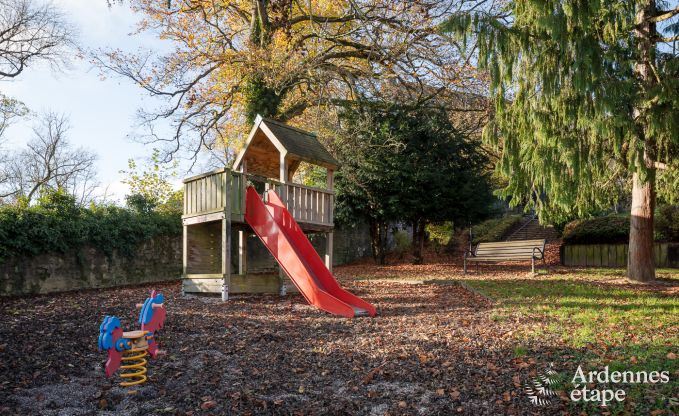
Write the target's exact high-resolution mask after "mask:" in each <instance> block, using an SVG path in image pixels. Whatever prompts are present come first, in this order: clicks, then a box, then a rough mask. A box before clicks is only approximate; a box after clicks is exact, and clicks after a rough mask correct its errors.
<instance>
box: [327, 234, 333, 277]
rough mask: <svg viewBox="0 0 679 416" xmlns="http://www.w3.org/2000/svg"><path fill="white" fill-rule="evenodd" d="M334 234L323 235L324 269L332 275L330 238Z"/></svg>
mask: <svg viewBox="0 0 679 416" xmlns="http://www.w3.org/2000/svg"><path fill="white" fill-rule="evenodd" d="M333 234H334V233H325V267H327V268H328V270H329V271H330V273H332V259H333V256H332V250H333V247H332V238H333Z"/></svg>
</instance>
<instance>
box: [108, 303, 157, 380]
mask: <svg viewBox="0 0 679 416" xmlns="http://www.w3.org/2000/svg"><path fill="white" fill-rule="evenodd" d="M163 302H164V298H163V295H162V294H160V293H156V291H155V290H153V291H151V296H150V297H148V298H147V299H146V301H144V303H139V304H137V305H136V306H137V308H140V309H141V311H140V312H139V324H140V325H141V329H139V330H136V331H129V332H123V330H122V328H121V325H120V319H118V317H116V316H106V317H105V318H104V321H103V322H102V324H101V326H100V327H99V340H98V344H99V349H100V350H104V351H107V353H108V360H107V361H106V365H105V367H104V369H105V372H106V376H107V377H111V376H112V375H113V374H114V373H115V372H116V371H117V370H118V369H119V368H121V369H123V372H122V373H121V374H120V377H121V378H122V379H123V380H128V379H130V381H122V382H121V383H120V385H121V386H123V387H128V386H133V385H137V384H142V383H145V382H146V380H147V376H146V371H147V370H146V364H147V360H146V356H148V355H150V356H151V358H156V357H157V356H158V352H159V351H158V343H157V342H156V338H155V337H156V332H158V331H159V330H160V329H161V328H162V327H163V324H164V323H165V316H166V310H165V305H164V303H163ZM121 363H122V364H121Z"/></svg>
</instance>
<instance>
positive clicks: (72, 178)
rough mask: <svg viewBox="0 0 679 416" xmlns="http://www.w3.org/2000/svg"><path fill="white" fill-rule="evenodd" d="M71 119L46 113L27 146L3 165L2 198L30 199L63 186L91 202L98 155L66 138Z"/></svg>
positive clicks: (94, 186) (29, 200)
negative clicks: (42, 191) (47, 189)
mask: <svg viewBox="0 0 679 416" xmlns="http://www.w3.org/2000/svg"><path fill="white" fill-rule="evenodd" d="M68 128H69V127H68V119H67V118H66V117H65V116H64V115H60V114H56V113H46V114H44V115H42V116H41V118H40V119H39V120H38V123H37V125H36V126H35V127H34V128H33V139H32V140H31V141H30V142H29V143H28V144H27V146H26V149H24V150H21V151H19V152H17V153H15V154H13V155H10V157H9V158H8V160H7V161H6V162H5V163H3V164H2V166H0V172H1V173H0V177H2V178H4V183H0V197H2V198H7V197H13V198H15V199H17V198H25V199H26V200H28V202H31V201H32V200H33V199H34V198H35V197H36V195H38V193H39V192H40V191H41V190H42V189H45V188H50V189H59V188H63V189H65V190H66V191H67V192H69V193H70V194H72V195H73V196H74V197H75V198H76V200H79V201H81V202H82V203H86V202H88V201H89V198H90V197H91V195H92V193H93V191H94V189H95V188H96V187H97V186H98V183H97V182H96V166H95V162H96V159H97V157H96V155H95V154H93V153H91V152H89V151H87V150H85V149H82V148H76V149H74V148H72V147H71V145H70V143H69V142H68V140H67V138H66V133H67V131H68Z"/></svg>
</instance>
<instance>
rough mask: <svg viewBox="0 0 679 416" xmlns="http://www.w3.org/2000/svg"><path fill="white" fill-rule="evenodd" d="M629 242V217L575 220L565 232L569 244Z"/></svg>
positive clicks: (613, 216)
mask: <svg viewBox="0 0 679 416" xmlns="http://www.w3.org/2000/svg"><path fill="white" fill-rule="evenodd" d="M628 240H629V216H627V215H606V216H603V217H596V218H589V219H583V220H575V221H572V222H570V223H568V224H566V227H565V228H564V231H563V242H564V243H567V244H616V243H626V242H627V241H628Z"/></svg>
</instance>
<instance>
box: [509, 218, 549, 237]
mask: <svg viewBox="0 0 679 416" xmlns="http://www.w3.org/2000/svg"><path fill="white" fill-rule="evenodd" d="M543 238H544V239H545V240H547V242H549V241H552V240H556V239H558V238H559V233H558V232H557V231H556V230H555V229H554V227H552V226H551V225H547V226H543V225H540V222H539V221H538V219H537V217H536V216H535V215H529V216H525V217H524V218H523V219H522V220H521V224H519V226H518V228H516V230H514V231H513V232H512V233H510V234H509V236H508V237H505V238H504V241H517V240H541V239H543Z"/></svg>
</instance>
